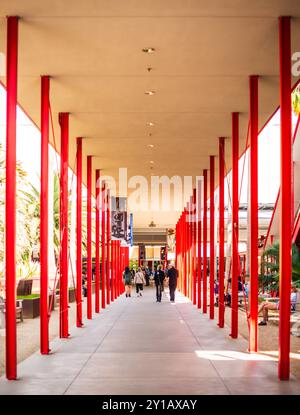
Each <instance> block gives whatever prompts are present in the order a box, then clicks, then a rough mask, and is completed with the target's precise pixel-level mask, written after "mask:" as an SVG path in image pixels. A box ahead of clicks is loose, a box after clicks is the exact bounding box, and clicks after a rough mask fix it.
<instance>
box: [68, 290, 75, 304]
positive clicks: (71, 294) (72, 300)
mask: <svg viewBox="0 0 300 415" xmlns="http://www.w3.org/2000/svg"><path fill="white" fill-rule="evenodd" d="M75 301H76V290H75V288H70V289H69V303H75Z"/></svg>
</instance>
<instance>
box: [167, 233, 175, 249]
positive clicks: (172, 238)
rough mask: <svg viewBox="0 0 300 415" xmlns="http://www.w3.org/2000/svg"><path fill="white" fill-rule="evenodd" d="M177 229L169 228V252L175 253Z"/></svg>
mask: <svg viewBox="0 0 300 415" xmlns="http://www.w3.org/2000/svg"><path fill="white" fill-rule="evenodd" d="M175 245H176V242H175V229H171V228H168V229H167V247H168V252H169V253H175Z"/></svg>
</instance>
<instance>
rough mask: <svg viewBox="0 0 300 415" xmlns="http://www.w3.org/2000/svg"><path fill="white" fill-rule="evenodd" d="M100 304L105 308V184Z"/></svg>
mask: <svg viewBox="0 0 300 415" xmlns="http://www.w3.org/2000/svg"><path fill="white" fill-rule="evenodd" d="M101 196H102V199H101V304H102V308H105V307H106V298H105V286H106V283H105V239H106V238H105V209H106V206H105V205H106V203H105V184H104V183H103V184H102V192H101Z"/></svg>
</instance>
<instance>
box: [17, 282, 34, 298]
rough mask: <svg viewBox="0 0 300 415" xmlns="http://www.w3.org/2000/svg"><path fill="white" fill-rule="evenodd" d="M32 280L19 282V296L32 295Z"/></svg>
mask: <svg viewBox="0 0 300 415" xmlns="http://www.w3.org/2000/svg"><path fill="white" fill-rule="evenodd" d="M32 282H33V281H32V280H24V279H21V280H19V282H18V287H17V295H18V296H23V295H31V293H32Z"/></svg>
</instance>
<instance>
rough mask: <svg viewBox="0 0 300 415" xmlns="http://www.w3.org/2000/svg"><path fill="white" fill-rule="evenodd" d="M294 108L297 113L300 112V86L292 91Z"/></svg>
mask: <svg viewBox="0 0 300 415" xmlns="http://www.w3.org/2000/svg"><path fill="white" fill-rule="evenodd" d="M292 108H293V111H294V113H295V114H296V115H299V113H300V87H299V86H297V88H295V89H294V91H293V92H292Z"/></svg>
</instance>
